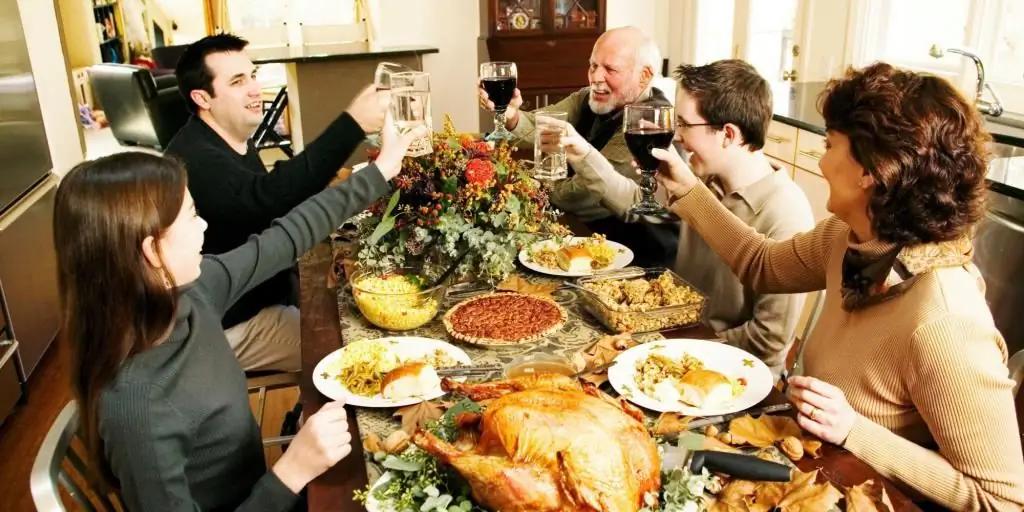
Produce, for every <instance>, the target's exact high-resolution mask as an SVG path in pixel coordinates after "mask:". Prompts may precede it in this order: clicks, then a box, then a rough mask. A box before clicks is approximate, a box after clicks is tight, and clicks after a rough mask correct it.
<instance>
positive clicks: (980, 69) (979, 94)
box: [928, 44, 1003, 117]
mask: <svg viewBox="0 0 1024 512" xmlns="http://www.w3.org/2000/svg"><path fill="white" fill-rule="evenodd" d="M946 53H955V54H957V55H963V56H964V57H967V58H968V59H971V60H973V61H974V68H975V69H976V71H977V76H978V82H977V85H976V89H975V92H974V105H975V106H976V107H978V110H979V111H980V112H981V113H982V114H985V115H989V116H992V117H998V116H1001V115H1002V114H1003V104H1002V102H1000V101H999V95H997V94H996V91H995V89H993V88H992V86H991V85H989V83H988V82H986V81H985V64H983V63H982V62H981V57H978V56H977V55H975V54H973V53H971V52H969V51H967V50H962V49H960V48H945V49H943V48H940V47H939V45H936V44H933V45H932V47H931V49H929V50H928V55H931V56H932V57H934V58H936V59H941V58H942V56H943V55H945V54H946ZM986 90H987V91H988V92H989V94H990V95H991V96H992V101H989V100H986V99H985V97H984V96H985V91H986Z"/></svg>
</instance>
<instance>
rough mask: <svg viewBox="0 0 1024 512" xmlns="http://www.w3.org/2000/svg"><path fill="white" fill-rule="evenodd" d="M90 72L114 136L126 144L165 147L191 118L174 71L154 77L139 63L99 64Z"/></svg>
mask: <svg viewBox="0 0 1024 512" xmlns="http://www.w3.org/2000/svg"><path fill="white" fill-rule="evenodd" d="M89 76H90V80H91V81H92V88H93V91H94V92H95V94H96V97H97V99H98V100H99V103H100V107H101V108H102V109H103V111H104V112H105V113H106V115H107V120H108V121H109V122H110V128H111V131H113V132H114V138H115V139H117V141H118V142H120V143H121V144H123V145H127V146H148V147H152V148H156V149H160V150H163V149H165V148H166V147H167V143H169V142H170V141H171V138H173V137H174V135H175V134H176V133H178V130H180V129H181V127H182V126H184V125H185V123H186V122H187V121H188V118H189V115H190V113H189V111H188V107H186V105H185V98H184V97H183V96H182V95H181V93H180V92H178V81H177V79H176V78H175V77H174V75H166V76H160V77H155V78H154V77H153V74H152V73H151V72H150V71H149V69H146V68H143V67H139V66H132V65H128V64H97V65H95V66H92V67H91V68H89Z"/></svg>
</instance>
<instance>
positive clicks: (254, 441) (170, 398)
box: [99, 165, 388, 512]
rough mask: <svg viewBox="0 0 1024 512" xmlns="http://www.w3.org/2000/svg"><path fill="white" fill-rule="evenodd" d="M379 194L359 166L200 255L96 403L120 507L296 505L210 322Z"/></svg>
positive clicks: (375, 176)
mask: <svg viewBox="0 0 1024 512" xmlns="http://www.w3.org/2000/svg"><path fill="white" fill-rule="evenodd" d="M387 190H388V185H387V182H386V181H385V180H384V178H383V176H382V175H381V173H380V171H379V170H378V169H377V167H376V166H374V165H370V166H368V167H367V168H365V169H363V170H361V171H359V172H357V173H355V174H353V175H352V176H351V177H350V178H349V179H348V180H346V181H344V182H342V183H341V184H339V185H337V186H334V187H331V188H328V189H326V190H324V191H323V192H320V193H318V194H317V195H315V196H313V197H311V198H309V199H308V200H306V201H305V202H303V203H302V204H300V205H299V206H297V207H295V209H294V210H292V211H291V212H290V213H288V214H287V215H285V216H284V217H282V218H280V219H277V220H275V221H274V222H273V223H272V224H271V226H270V228H268V229H267V230H266V231H264V232H262V233H261V234H259V235H254V236H253V237H251V238H250V239H249V241H248V242H246V243H245V244H244V245H242V246H240V247H238V248H237V249H235V250H233V251H230V252H227V253H224V254H220V255H208V256H205V257H204V258H203V261H202V267H201V269H202V273H201V275H200V276H199V279H198V280H196V281H195V282H194V283H191V284H189V285H186V286H183V287H181V289H180V295H179V296H178V300H179V302H178V309H177V315H176V318H175V322H174V329H173V331H172V333H171V335H170V338H169V339H167V340H166V341H164V342H163V343H160V344H159V345H157V346H155V347H153V348H151V349H149V350H146V351H144V352H142V353H140V354H137V355H135V356H133V357H131V358H129V359H128V360H127V361H126V362H125V364H124V366H123V367H122V368H121V370H120V372H119V373H118V375H117V377H116V378H115V379H114V381H113V382H112V383H111V384H110V385H109V386H108V387H107V388H106V389H104V391H103V393H102V395H101V399H100V410H99V432H100V436H101V437H102V439H103V441H104V449H105V455H106V457H107V460H108V461H109V462H110V465H111V468H112V470H113V472H114V475H115V476H116V477H117V478H118V480H119V481H120V484H121V496H122V499H123V501H124V503H125V505H126V507H127V508H128V510H131V511H147V512H149V511H165V510H167V511H169V510H175V511H181V510H189V511H192V510H217V511H220V510H251V511H283V510H289V509H291V507H292V506H293V505H294V504H295V501H296V499H297V497H296V495H295V494H293V493H292V492H291V491H290V490H289V489H288V488H287V487H285V486H284V484H283V483H281V481H280V480H279V479H278V478H277V476H276V475H275V474H274V473H273V472H270V471H267V468H266V463H265V461H264V459H263V443H262V440H261V437H260V431H259V428H258V427H257V425H256V422H255V420H254V419H253V415H252V412H251V411H250V409H249V399H248V393H247V391H246V382H245V375H244V372H243V371H242V367H241V366H240V365H239V363H238V359H237V358H236V357H235V354H234V352H232V350H231V347H230V346H229V345H228V341H227V339H226V338H225V336H224V330H223V329H222V328H221V316H222V315H223V314H224V311H225V310H226V309H227V308H228V307H229V306H231V304H232V303H234V302H235V301H236V300H237V299H238V298H239V297H240V296H242V294H244V293H245V292H246V291H248V290H249V289H251V288H252V287H254V286H256V285H258V284H259V283H261V282H263V281H264V280H265V279H267V278H269V277H270V276H273V275H274V274H275V273H277V272H278V271H280V270H281V269H283V268H285V267H287V266H289V265H292V264H294V262H295V260H296V259H297V258H299V256H301V255H302V254H303V253H305V252H306V251H307V250H309V249H310V248H311V247H313V245H315V244H316V243H317V242H319V241H321V240H323V239H324V238H325V237H327V236H328V235H329V234H330V233H331V232H332V231H334V229H335V228H337V226H339V225H341V223H342V222H344V220H345V219H347V218H349V217H351V216H352V215H354V214H356V213H358V212H360V211H362V210H364V209H365V208H366V207H368V206H369V205H370V203H371V202H373V201H374V200H376V199H377V198H379V197H380V196H382V195H383V194H384V193H385V192H387Z"/></svg>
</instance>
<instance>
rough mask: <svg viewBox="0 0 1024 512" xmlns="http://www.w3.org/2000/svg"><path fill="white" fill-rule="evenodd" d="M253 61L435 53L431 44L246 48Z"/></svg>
mask: <svg viewBox="0 0 1024 512" xmlns="http://www.w3.org/2000/svg"><path fill="white" fill-rule="evenodd" d="M246 53H247V54H248V55H249V58H250V59H252V62H253V63H254V64H267V63H273V62H280V63H285V62H318V61H328V60H361V59H383V58H389V59H393V58H396V57H418V56H420V55H427V54H431V53H438V49H437V48H434V47H432V46H388V47H374V46H373V45H370V44H369V43H344V44H318V45H309V46H275V47H268V48H249V49H247V50H246Z"/></svg>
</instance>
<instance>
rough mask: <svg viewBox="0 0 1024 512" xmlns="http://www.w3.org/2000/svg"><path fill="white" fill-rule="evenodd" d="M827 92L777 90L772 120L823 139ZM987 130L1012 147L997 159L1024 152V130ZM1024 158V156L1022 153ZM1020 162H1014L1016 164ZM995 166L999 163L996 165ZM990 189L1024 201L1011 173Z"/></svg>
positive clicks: (810, 86)
mask: <svg viewBox="0 0 1024 512" xmlns="http://www.w3.org/2000/svg"><path fill="white" fill-rule="evenodd" d="M824 89H825V82H805V83H797V84H792V85H785V86H777V87H775V88H773V90H772V93H773V95H774V103H775V104H774V109H773V110H774V112H773V114H774V115H773V116H772V118H773V119H775V120H776V121H778V122H780V123H785V124H788V125H790V126H795V127H797V128H800V129H801V130H807V131H810V132H814V133H817V134H819V135H824V134H825V119H824V118H822V117H821V114H820V113H818V107H817V103H818V96H819V95H820V94H821V91H822V90H824ZM985 128H986V129H987V130H988V132H989V134H991V135H992V140H993V141H995V142H996V143H998V144H1003V145H1006V146H1011V147H1010V148H1005V149H1008V150H1009V151H1006V150H1003V151H1000V150H999V149H1004V148H997V150H996V151H994V152H995V153H997V154H996V155H995V156H996V158H999V157H1000V156H1001V155H1000V154H999V153H1006V152H1010V153H1013V154H1016V153H1018V152H1019V151H1015V149H1016V148H1024V129H1021V128H1016V127H1013V126H1007V125H1004V124H999V123H996V122H993V121H986V123H985ZM1022 155H1024V152H1022ZM1015 159H1016V158H1013V160H1015ZM993 162H995V160H994V161H993ZM988 178H989V179H988V180H987V182H988V188H989V189H990V190H992V191H995V192H998V193H1000V194H1004V195H1008V196H1010V197H1014V198H1017V199H1021V200H1024V186H1022V183H1019V182H1020V181H1021V180H1011V179H1010V176H1009V173H1008V172H999V173H990V174H989V177H988Z"/></svg>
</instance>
